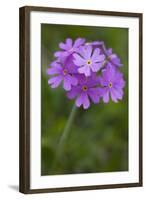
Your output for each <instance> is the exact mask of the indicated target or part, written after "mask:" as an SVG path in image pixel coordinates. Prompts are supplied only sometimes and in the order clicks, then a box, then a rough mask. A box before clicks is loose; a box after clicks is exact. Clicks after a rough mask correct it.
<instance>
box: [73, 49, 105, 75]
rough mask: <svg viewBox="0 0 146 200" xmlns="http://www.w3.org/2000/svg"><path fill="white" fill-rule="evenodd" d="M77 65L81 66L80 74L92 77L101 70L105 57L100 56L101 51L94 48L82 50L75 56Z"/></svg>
mask: <svg viewBox="0 0 146 200" xmlns="http://www.w3.org/2000/svg"><path fill="white" fill-rule="evenodd" d="M73 57H74V63H75V65H77V66H79V69H78V72H79V73H80V74H85V76H90V75H91V72H97V71H99V70H100V69H101V67H102V64H103V61H104V59H105V56H104V55H103V54H100V49H99V48H97V49H95V50H93V48H92V46H90V45H89V46H85V47H82V48H80V53H79V54H77V53H75V54H73Z"/></svg>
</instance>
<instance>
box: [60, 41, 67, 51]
mask: <svg viewBox="0 0 146 200" xmlns="http://www.w3.org/2000/svg"><path fill="white" fill-rule="evenodd" d="M59 47H60V48H61V49H63V50H67V49H68V48H67V45H66V44H64V43H63V42H61V43H60V44H59Z"/></svg>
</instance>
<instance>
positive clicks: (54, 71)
mask: <svg viewBox="0 0 146 200" xmlns="http://www.w3.org/2000/svg"><path fill="white" fill-rule="evenodd" d="M61 70H62V67H61V66H59V65H58V66H57V65H56V66H54V67H51V68H48V69H47V74H48V75H53V74H59V73H60V72H61Z"/></svg>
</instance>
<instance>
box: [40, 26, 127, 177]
mask: <svg viewBox="0 0 146 200" xmlns="http://www.w3.org/2000/svg"><path fill="white" fill-rule="evenodd" d="M41 34H42V41H41V50H42V55H41V57H42V76H41V112H42V113H41V133H42V137H41V167H42V168H41V173H42V175H49V174H71V173H90V172H113V171H125V170H128V29H125V28H124V29H123V28H105V27H90V26H89V27H87V26H86V27H85V26H71V25H51V24H50V25H48V24H42V32H41ZM67 37H70V38H73V39H75V38H77V37H84V38H86V40H87V41H93V40H103V41H104V42H105V44H106V46H107V47H112V48H113V51H114V52H116V53H117V54H118V55H119V57H120V58H121V60H122V63H123V64H124V66H123V68H122V71H123V73H124V77H125V80H126V88H125V95H124V98H123V100H122V101H120V102H119V103H113V102H110V103H109V104H104V103H102V102H101V103H99V104H96V105H94V104H92V105H91V106H90V108H89V109H88V110H83V109H82V108H78V110H77V113H76V116H75V119H74V123H73V124H72V126H71V129H70V132H69V135H68V138H67V140H66V142H65V144H64V148H63V152H62V155H61V157H60V158H59V160H58V161H57V163H56V165H55V166H52V165H53V164H52V163H53V162H54V158H55V156H56V153H57V146H58V142H59V139H60V137H61V134H62V132H63V130H64V128H65V125H66V122H67V120H68V117H69V114H70V112H71V109H72V107H73V104H74V101H70V100H68V99H67V97H66V95H65V91H64V90H63V89H62V88H61V87H59V88H57V89H51V88H50V87H49V86H48V83H47V81H48V76H47V75H46V69H47V68H48V66H49V63H50V62H51V61H52V60H53V59H54V58H53V54H54V52H55V51H56V50H58V43H59V42H61V41H64V40H65V39H66V38H67Z"/></svg>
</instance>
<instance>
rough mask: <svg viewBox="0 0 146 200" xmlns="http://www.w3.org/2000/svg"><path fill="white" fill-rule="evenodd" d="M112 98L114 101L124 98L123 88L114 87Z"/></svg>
mask: <svg viewBox="0 0 146 200" xmlns="http://www.w3.org/2000/svg"><path fill="white" fill-rule="evenodd" d="M110 94H111V98H112V100H113V101H114V102H118V99H120V100H121V99H122V96H123V92H122V91H121V90H116V89H114V88H112V89H111V92H110Z"/></svg>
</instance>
